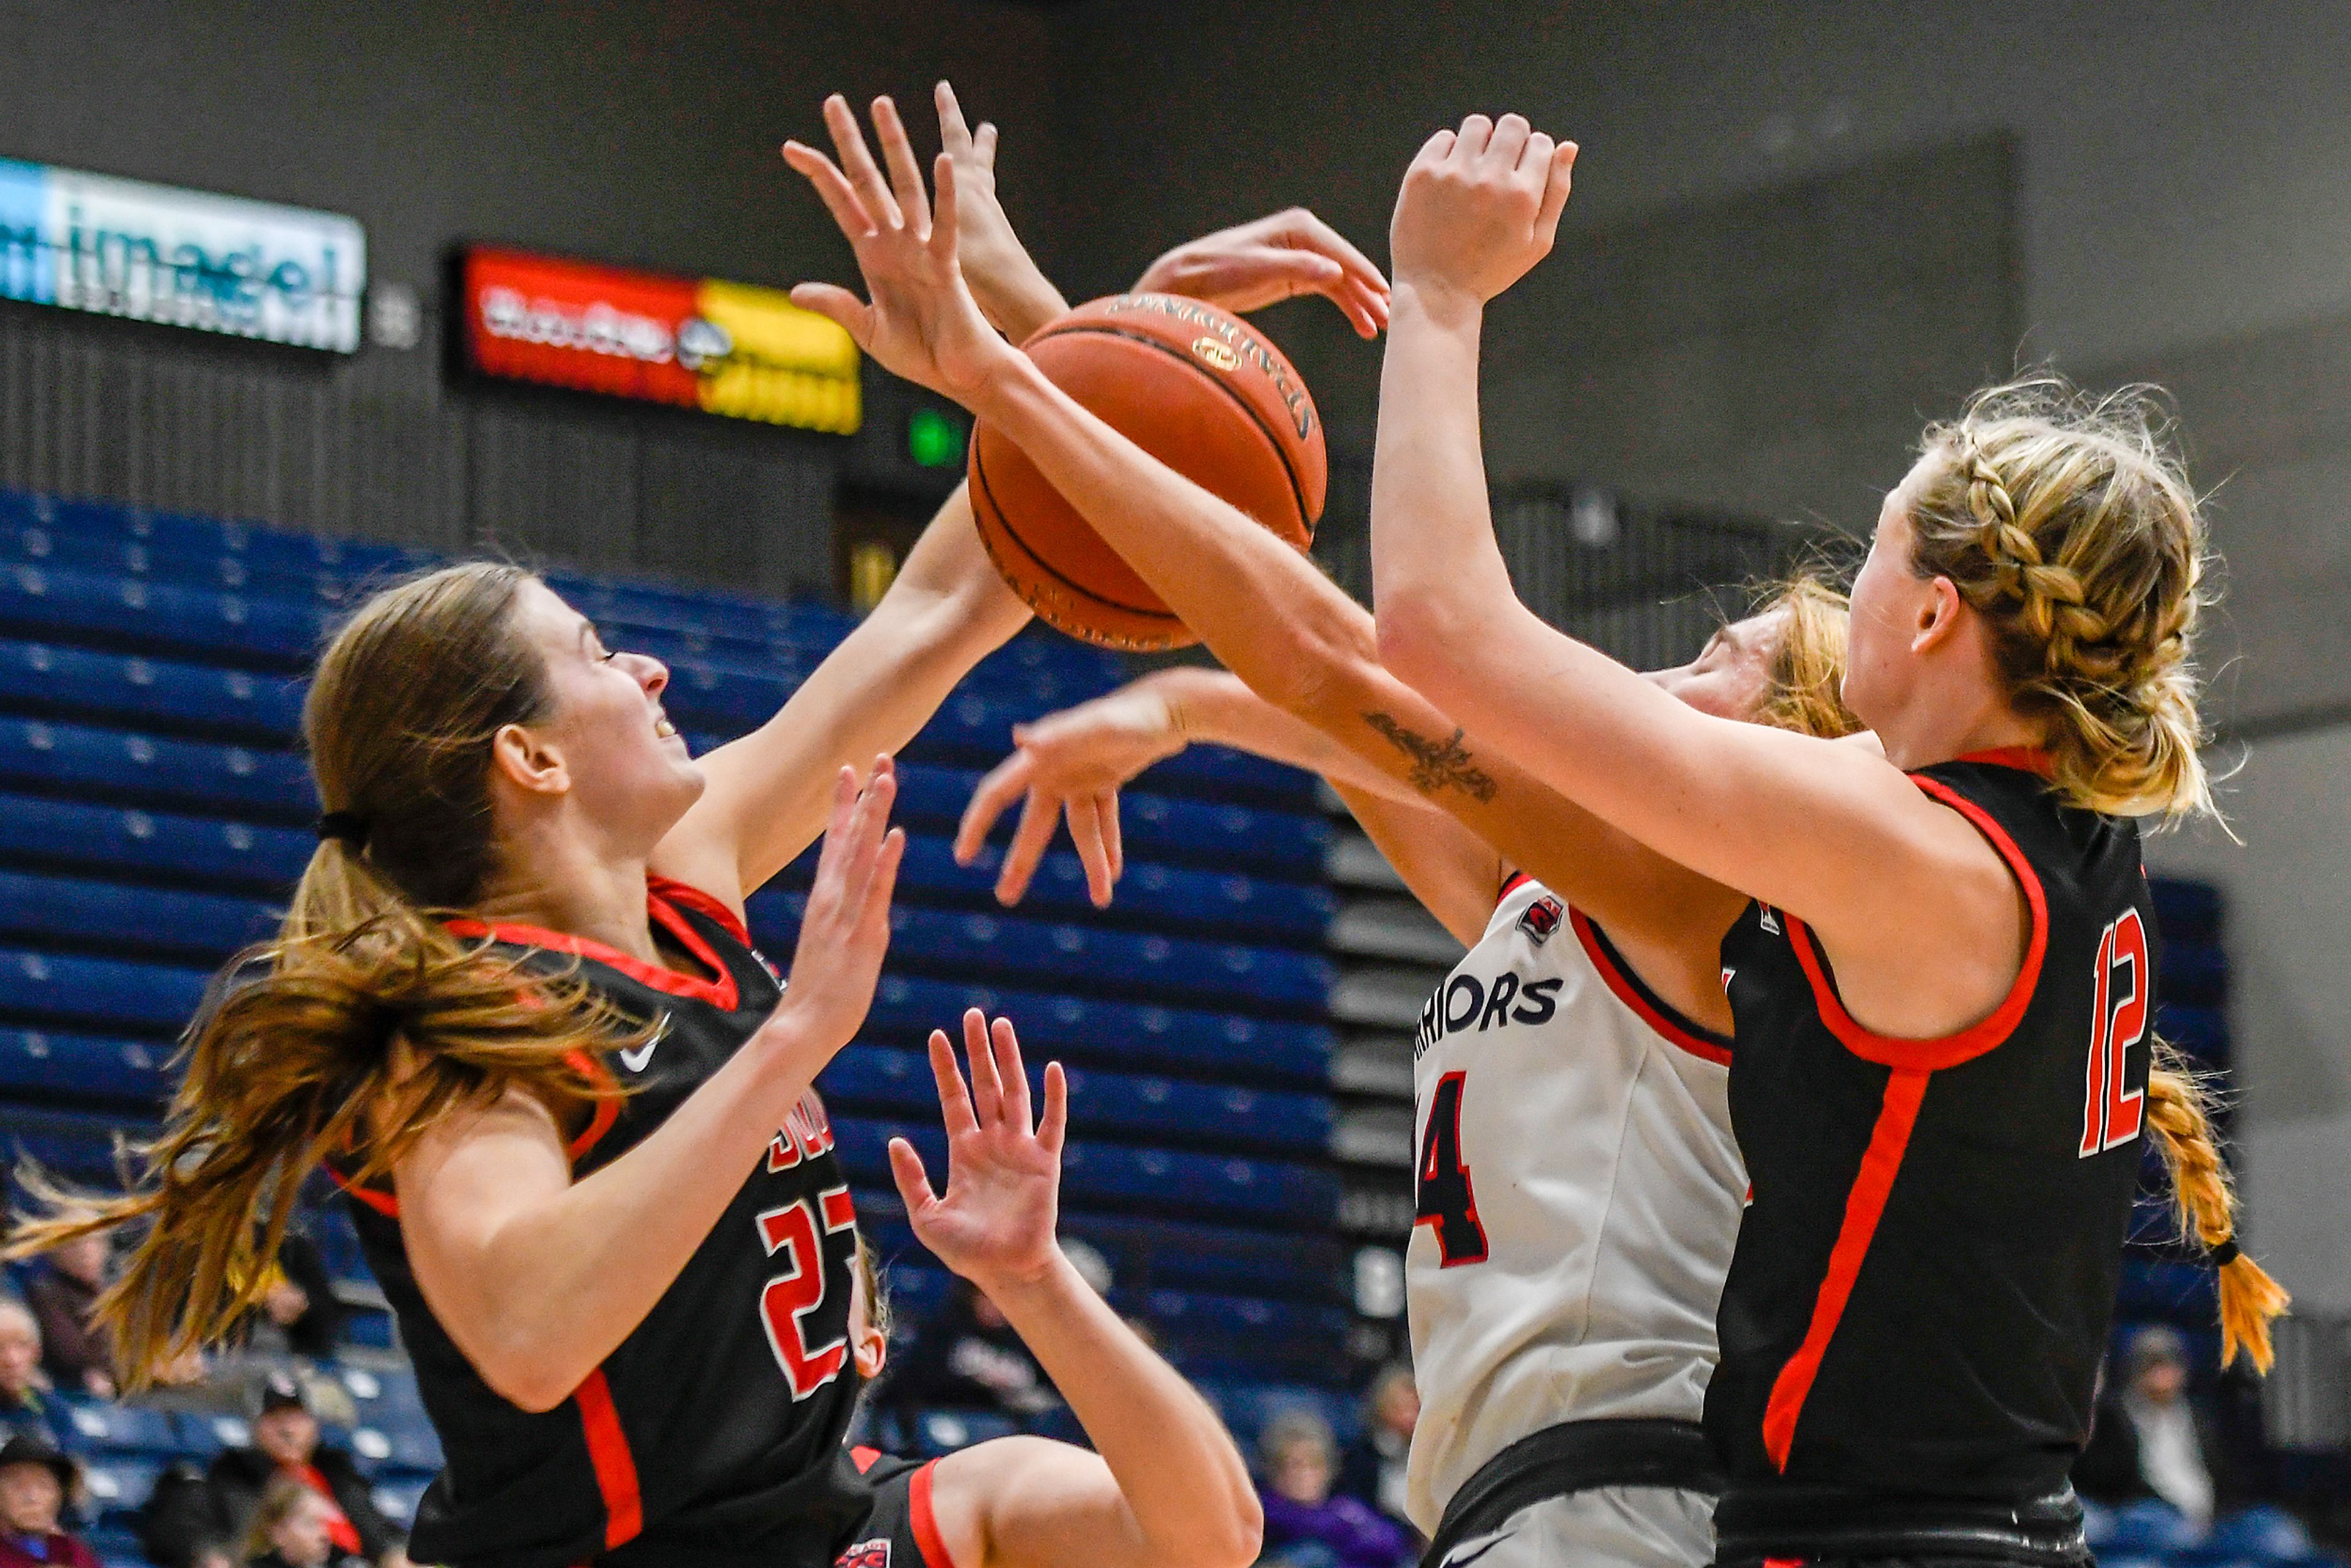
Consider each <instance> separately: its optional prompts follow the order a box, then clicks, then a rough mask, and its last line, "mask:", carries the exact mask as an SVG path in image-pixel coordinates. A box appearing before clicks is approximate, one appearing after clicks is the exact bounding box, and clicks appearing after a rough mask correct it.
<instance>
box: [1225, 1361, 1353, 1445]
mask: <svg viewBox="0 0 2351 1568" xmlns="http://www.w3.org/2000/svg"><path fill="white" fill-rule="evenodd" d="M1198 1386H1199V1389H1200V1392H1201V1393H1202V1394H1203V1395H1205V1396H1207V1400H1208V1403H1209V1404H1211V1405H1213V1406H1216V1407H1217V1414H1218V1415H1219V1416H1223V1417H1224V1418H1225V1425H1226V1426H1227V1427H1230V1428H1231V1429H1232V1434H1233V1440H1234V1441H1235V1442H1236V1443H1238V1445H1239V1446H1240V1449H1241V1452H1242V1453H1243V1454H1246V1455H1248V1456H1249V1458H1251V1459H1252V1460H1254V1459H1255V1458H1256V1457H1257V1443H1258V1437H1259V1434H1260V1433H1262V1432H1263V1431H1264V1430H1265V1427H1266V1423H1267V1422H1269V1421H1270V1420H1272V1419H1273V1418H1274V1417H1275V1416H1279V1415H1280V1414H1282V1413H1283V1412H1284V1411H1287V1410H1300V1409H1303V1410H1311V1411H1312V1412H1314V1413H1315V1414H1316V1415H1318V1416H1322V1418H1323V1419H1324V1420H1325V1421H1328V1422H1329V1423H1330V1424H1331V1430H1332V1434H1333V1435H1334V1436H1336V1437H1338V1439H1339V1446H1340V1447H1341V1448H1345V1447H1346V1446H1347V1445H1348V1444H1350V1443H1352V1442H1353V1441H1354V1440H1355V1437H1356V1434H1357V1433H1358V1432H1360V1431H1361V1430H1362V1428H1363V1412H1362V1407H1361V1402H1360V1401H1359V1400H1357V1399H1354V1398H1352V1397H1349V1396H1345V1395H1338V1394H1333V1393H1332V1392H1331V1391H1330V1390H1328V1389H1324V1388H1316V1387H1313V1386H1312V1385H1307V1384H1280V1383H1256V1382H1250V1383H1236V1382H1231V1381H1228V1380H1226V1379H1223V1378H1203V1379H1200V1380H1199V1383H1198Z"/></svg>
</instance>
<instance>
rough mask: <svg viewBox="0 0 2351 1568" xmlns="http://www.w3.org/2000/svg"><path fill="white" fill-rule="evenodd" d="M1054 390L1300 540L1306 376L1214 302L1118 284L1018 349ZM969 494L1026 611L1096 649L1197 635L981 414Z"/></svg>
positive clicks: (1309, 516)
mask: <svg viewBox="0 0 2351 1568" xmlns="http://www.w3.org/2000/svg"><path fill="white" fill-rule="evenodd" d="M1023 346H1024V347H1025V348H1026V349H1027V350H1028V351H1029V358H1031V359H1033V360H1035V361H1037V364H1038V367H1039V368H1040V369H1041V370H1042V371H1044V372H1045V374H1046V375H1047V377H1049V378H1050V380H1051V381H1052V382H1053V384H1054V385H1055V386H1058V387H1060V388H1061V390H1062V391H1063V392H1068V393H1069V394H1070V395H1071V397H1073V398H1075V399H1077V400H1078V402H1081V403H1083V404H1084V405H1085V406H1086V407H1087V408H1088V409H1090V410H1091V411H1092V412H1093V413H1095V414H1096V415H1097V416H1099V417H1100V418H1101V419H1102V421H1103V422H1104V423H1107V424H1109V425H1111V426H1112V427H1113V428H1114V429H1116V430H1117V431H1118V432H1119V433H1120V434H1123V435H1125V436H1126V437H1127V438H1128V439H1129V440H1131V441H1133V442H1134V444H1136V445H1138V446H1140V447H1142V448H1143V449H1144V451H1145V452H1148V453H1150V454H1151V455H1153V456H1154V457H1156V458H1158V459H1159V460H1160V461H1161V462H1162V463H1165V464H1166V465H1168V466H1169V467H1170V468H1173V469H1175V471H1176V472H1177V473H1178V474H1181V475H1183V476H1185V477H1186V478H1187V479H1190V480H1191V481H1192V482H1193V483H1195V484H1196V485H1198V486H1201V487H1202V488H1203V489H1206V490H1208V491H1210V492H1212V493H1213V494H1215V495H1217V496H1220V497H1223V498H1224V499H1226V500H1228V501H1229V502H1231V503H1232V504H1233V505H1234V506H1235V507H1238V508H1239V509H1240V510H1242V511H1244V512H1246V513H1248V514H1249V516H1250V517H1254V518H1256V519H1257V520H1258V521H1259V523H1262V524H1263V525H1265V527H1266V528H1270V529H1271V530H1272V531H1273V533H1274V534H1275V535H1276V536H1278V537H1279V538H1281V539H1283V540H1284V541H1286V542H1287V543H1289V544H1290V545H1291V546H1293V547H1294V548H1296V549H1300V550H1301V551H1302V550H1304V549H1306V547H1307V546H1308V545H1310V544H1311V543H1312V542H1313V540H1314V523H1315V519H1316V518H1318V517H1321V516H1322V493H1323V490H1324V488H1325V487H1326V486H1327V485H1328V484H1329V481H1330V460H1329V457H1328V455H1327V454H1326V453H1325V452H1324V451H1323V446H1322V418H1321V416H1319V415H1318V414H1317V413H1315V412H1314V400H1313V398H1312V397H1311V396H1310V395H1308V393H1307V391H1306V383H1305V382H1303V381H1301V379H1300V378H1299V375H1298V372H1297V371H1294V370H1292V369H1290V361H1288V360H1286V359H1283V358H1282V357H1281V350H1279V349H1277V348H1275V347H1274V346H1273V345H1272V344H1271V343H1270V342H1268V341H1267V340H1265V337H1264V335H1263V334H1261V333H1259V332H1258V331H1257V330H1256V329H1253V328H1251V327H1250V326H1249V325H1248V323H1246V322H1244V321H1242V320H1240V319H1238V318H1236V317H1232V316H1228V315H1227V314H1226V313H1225V312H1223V311H1222V310H1219V309H1217V308H1216V307H1215V306H1213V305H1204V304H1202V303H1201V302H1200V301H1198V300H1196V299H1186V298H1181V297H1180V296H1176V295H1172V294H1122V295H1118V296H1115V297H1113V298H1109V299H1097V300H1094V301H1093V302H1092V303H1091V304H1087V305H1081V306H1079V307H1078V308H1076V309H1075V310H1072V311H1071V312H1070V313H1069V314H1068V315H1066V316H1064V317H1062V318H1061V319H1059V320H1057V321H1053V322H1050V323H1048V324H1047V325H1046V326H1044V327H1042V328H1040V329H1039V330H1038V332H1037V335H1036V336H1035V337H1033V338H1030V339H1029V341H1028V342H1027V343H1026V344H1025V345H1023ZM971 505H972V510H973V511H974V512H975V513H977V515H978V518H979V537H980V540H981V542H982V543H983V544H985V545H986V546H987V553H988V555H989V557H990V558H991V559H994V560H995V562H996V568H997V570H998V571H1001V572H1002V573H1003V574H1004V580H1005V581H1007V582H1008V583H1010V584H1011V585H1012V590H1013V591H1014V592H1016V593H1018V594H1019V595H1020V597H1021V598H1022V599H1023V600H1024V601H1027V602H1028V605H1029V608H1030V609H1031V610H1034V611H1035V612H1037V614H1038V617H1039V618H1040V619H1041V620H1042V621H1044V622H1046V623H1047V624H1049V625H1051V626H1057V627H1059V628H1060V629H1061V630H1062V631H1064V632H1068V633H1070V635H1071V636H1073V637H1079V638H1082V639H1084V640H1085V641H1086V642H1089V643H1100V644H1101V645H1102V646H1103V647H1106V648H1134V649H1152V648H1178V647H1182V646H1184V645H1185V644H1186V643H1196V642H1197V641H1199V639H1198V638H1197V637H1196V636H1195V635H1194V634H1193V633H1192V632H1191V630H1190V629H1189V628H1188V627H1186V625H1185V624H1184V622H1181V621H1179V620H1177V619H1176V618H1175V615H1174V614H1173V613H1171V612H1169V611H1168V608H1167V606H1166V605H1165V603H1163V602H1162V601H1160V598H1159V596H1158V595H1157V594H1155V593H1154V592H1152V591H1151V590H1150V589H1149V588H1148V587H1146V586H1145V585H1144V581H1143V580H1142V579H1141V578H1140V577H1137V576H1136V575H1135V574H1134V570H1133V569H1132V568H1130V567H1129V566H1128V565H1127V564H1126V562H1125V561H1124V560H1123V559H1120V557H1119V554H1118V552H1117V551H1116V550H1114V549H1111V547H1110V546H1109V545H1107V544H1105V543H1103V542H1102V537H1101V536H1100V535H1098V534H1096V533H1095V532H1094V530H1093V528H1092V527H1091V526H1090V525H1089V524H1088V523H1087V522H1086V520H1085V518H1083V517H1081V516H1079V515H1078V512H1077V509H1076V508H1075V507H1071V505H1070V504H1069V503H1068V502H1067V501H1064V500H1063V499H1062V498H1061V492H1059V491H1058V490H1055V489H1054V488H1053V486H1051V485H1050V484H1048V483H1047V482H1046V480H1045V476H1043V475H1042V474H1040V473H1039V472H1038V471H1037V467H1036V465H1034V464H1032V463H1030V462H1029V459H1028V456H1027V455H1025V454H1023V453H1022V452H1021V450H1020V449H1019V447H1017V446H1015V445H1014V444H1012V443H1011V442H1010V441H1008V440H1007V439H1006V438H1005V437H1004V436H1002V435H1000V434H998V433H997V432H996V431H995V430H993V429H991V428H989V427H988V425H987V423H985V422H983V423H981V424H980V425H979V426H978V428H977V429H976V430H975V431H973V433H972V441H971Z"/></svg>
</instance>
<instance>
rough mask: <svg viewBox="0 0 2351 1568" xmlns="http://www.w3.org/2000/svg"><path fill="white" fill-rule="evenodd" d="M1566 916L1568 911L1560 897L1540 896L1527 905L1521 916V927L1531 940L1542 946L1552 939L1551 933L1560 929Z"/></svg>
mask: <svg viewBox="0 0 2351 1568" xmlns="http://www.w3.org/2000/svg"><path fill="white" fill-rule="evenodd" d="M1566 916H1567V911H1566V910H1564V909H1563V908H1562V907H1561V906H1560V902H1559V900H1558V899H1556V898H1550V897H1544V898H1538V899H1536V900H1535V901H1534V902H1533V903H1532V904H1528V905H1527V911H1526V913H1525V914H1524V915H1520V916H1519V929H1520V930H1521V931H1523V932H1525V933H1526V934H1527V939H1528V940H1529V941H1531V942H1532V943H1533V944H1534V945H1535V946H1538V947H1540V946H1542V945H1543V944H1544V943H1546V942H1548V941H1550V940H1551V934H1552V932H1554V931H1556V930H1558V929H1559V923H1560V922H1561V921H1562V920H1563V919H1565V918H1566Z"/></svg>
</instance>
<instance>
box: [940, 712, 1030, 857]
mask: <svg viewBox="0 0 2351 1568" xmlns="http://www.w3.org/2000/svg"><path fill="white" fill-rule="evenodd" d="M1019 737H1020V732H1019V729H1018V728H1016V729H1014V731H1013V738H1014V739H1015V740H1018V739H1019ZM1036 775H1037V759H1036V758H1033V757H1031V756H1030V755H1029V753H1028V752H1026V751H1016V752H1014V753H1013V754H1012V755H1011V756H1009V757H1008V758H1005V759H1004V760H1003V761H1001V762H999V763H998V764H997V765H996V766H995V767H993V768H989V769H988V770H987V775H986V776H985V777H984V778H982V779H980V781H979V782H978V783H977V785H975V786H973V788H972V791H971V799H970V800H969V801H967V802H966V804H965V806H964V809H963V819H962V821H958V822H957V823H956V839H955V858H956V864H957V865H969V864H970V863H971V862H972V861H973V859H974V858H975V857H977V855H978V853H979V852H980V848H981V846H982V845H984V844H986V843H987V835H988V833H989V831H991V830H993V829H994V828H995V826H996V821H997V819H998V818H999V817H1001V816H1003V815H1004V809H1005V808H1006V807H1008V806H1009V805H1011V804H1012V802H1013V801H1015V800H1019V799H1020V797H1021V796H1023V795H1026V794H1027V793H1028V792H1029V781H1030V780H1031V779H1034V778H1035V777H1036Z"/></svg>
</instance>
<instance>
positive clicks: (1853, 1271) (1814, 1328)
mask: <svg viewBox="0 0 2351 1568" xmlns="http://www.w3.org/2000/svg"><path fill="white" fill-rule="evenodd" d="M1932 1076H1933V1074H1932V1073H1931V1072H1928V1071H1917V1070H1902V1069H1897V1070H1896V1071H1895V1072H1894V1073H1893V1074H1892V1075H1891V1076H1889V1077H1888V1078H1887V1079H1886V1099H1885V1101H1884V1103H1882V1104H1881V1105H1880V1107H1879V1109H1878V1113H1877V1125H1876V1127H1875V1128H1874V1129H1872V1130H1871V1132H1870V1134H1869V1148H1868V1150H1867V1152H1865V1154H1864V1155H1862V1156H1861V1168H1860V1169H1859V1170H1858V1171H1855V1173H1854V1178H1853V1190H1852V1191H1851V1192H1850V1193H1848V1194H1847V1195H1846V1196H1845V1200H1844V1224H1843V1225H1841V1226H1839V1227H1838V1228H1837V1239H1836V1245H1835V1246H1834V1247H1833V1248H1831V1249H1830V1250H1829V1267H1828V1272H1827V1273H1825V1274H1823V1276H1822V1277H1821V1289H1820V1294H1819V1295H1817V1296H1815V1297H1813V1321H1812V1325H1811V1326H1810V1327H1809V1328H1807V1329H1806V1330H1805V1331H1804V1343H1802V1344H1801V1345H1799V1346H1798V1347H1797V1348H1796V1354H1793V1355H1792V1356H1790V1357H1789V1358H1788V1364H1786V1365H1785V1366H1783V1367H1782V1368H1781V1369H1780V1375H1779V1376H1778V1377H1777V1378H1775V1379H1773V1380H1772V1384H1771V1401H1770V1402H1769V1403H1768V1404H1766V1405H1765V1406H1764V1407H1763V1451H1764V1452H1765V1453H1767V1454H1769V1455H1770V1456H1771V1463H1772V1465H1773V1466H1774V1468H1776V1469H1779V1470H1780V1471H1781V1472H1782V1473H1783V1474H1784V1473H1785V1472H1786V1470H1787V1469H1788V1449H1789V1447H1790V1445H1792V1443H1793V1442H1794V1441H1795V1438H1796V1418H1797V1417H1798V1416H1801V1415H1802V1414H1803V1410H1804V1400H1805V1398H1806V1396H1809V1395H1810V1394H1811V1393H1812V1391H1813V1378H1814V1377H1816V1376H1818V1375H1820V1370H1821V1358H1822V1357H1823V1355H1826V1354H1828V1348H1829V1340H1830V1338H1831V1337H1832V1336H1834V1334H1835V1333H1836V1329H1837V1320H1838V1319H1840V1318H1842V1317H1844V1308H1845V1303H1846V1302H1847V1301H1850V1300H1852V1298H1853V1286H1854V1281H1855V1280H1857V1279H1859V1278H1860V1277H1861V1264H1862V1260H1863V1259H1865V1258H1866V1257H1867V1256H1868V1255H1869V1244H1870V1242H1871V1240H1872V1239H1875V1238H1876V1235H1877V1222H1878V1220H1880V1219H1881V1218H1884V1217H1885V1214H1886V1199H1887V1198H1888V1197H1892V1196H1893V1193H1894V1177H1895V1175H1896V1172H1898V1171H1900V1170H1901V1168H1902V1155H1903V1153H1904V1152H1905V1151H1906V1150H1907V1149H1908V1148H1909V1146H1910V1132H1911V1129H1912V1128H1914V1127H1916V1126H1917V1124H1918V1106H1919V1103H1920V1102H1921V1101H1923V1100H1925V1099H1926V1097H1927V1080H1928V1078H1930V1077H1932Z"/></svg>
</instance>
